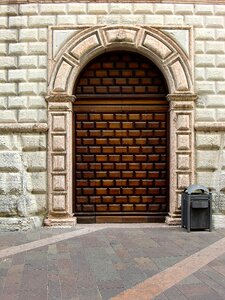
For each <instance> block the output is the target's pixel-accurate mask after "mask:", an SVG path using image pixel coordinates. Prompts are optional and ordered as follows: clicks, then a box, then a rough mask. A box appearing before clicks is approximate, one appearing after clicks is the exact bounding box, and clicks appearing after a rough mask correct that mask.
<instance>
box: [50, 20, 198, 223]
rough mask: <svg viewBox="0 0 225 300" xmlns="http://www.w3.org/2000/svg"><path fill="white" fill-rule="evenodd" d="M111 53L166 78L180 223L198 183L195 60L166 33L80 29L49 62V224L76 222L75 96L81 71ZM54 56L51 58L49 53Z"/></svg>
mask: <svg viewBox="0 0 225 300" xmlns="http://www.w3.org/2000/svg"><path fill="white" fill-rule="evenodd" d="M112 50H125V51H133V52H138V53H140V54H142V55H144V56H145V57H146V58H148V59H150V60H151V61H152V62H153V63H154V64H155V65H156V66H157V67H158V68H159V69H160V70H161V72H162V73H163V75H164V78H165V80H166V81H167V86H168V89H169V95H167V99H168V101H169V105H170V116H169V117H170V153H173V155H171V156H170V162H169V163H170V179H169V181H170V208H169V215H168V217H167V220H166V221H167V223H169V224H179V222H180V195H181V192H182V191H183V189H184V188H185V187H187V186H188V185H190V184H191V183H194V101H195V100H196V98H197V97H196V95H195V94H194V87H193V75H192V74H193V70H192V63H191V55H188V54H186V52H185V51H184V50H182V48H181V47H180V46H179V45H178V44H177V43H176V42H175V41H174V40H173V38H171V36H170V35H169V34H167V33H166V32H165V31H163V29H160V28H155V27H147V26H120V25H116V26H93V27H87V26H86V27H85V26H80V27H76V28H75V29H74V34H73V36H72V37H70V39H69V40H68V41H67V42H66V43H65V45H64V46H63V47H62V48H61V49H60V51H59V52H58V53H57V54H56V55H55V56H54V58H53V57H50V62H49V84H48V96H47V97H46V100H47V102H48V122H49V133H48V194H49V200H48V210H49V214H48V218H47V219H46V224H48V225H51V224H65V223H71V222H72V223H74V222H76V220H75V218H74V217H73V210H72V202H73V197H72V185H73V166H72V163H71V162H72V157H73V155H72V153H73V102H74V101H76V99H75V97H74V96H73V88H74V84H75V81H76V79H77V77H78V75H79V74H80V72H81V70H82V69H83V68H84V67H85V66H86V65H87V63H88V62H90V61H91V60H92V59H93V58H95V57H97V56H98V55H100V54H102V53H104V52H107V51H112ZM50 55H51V53H50Z"/></svg>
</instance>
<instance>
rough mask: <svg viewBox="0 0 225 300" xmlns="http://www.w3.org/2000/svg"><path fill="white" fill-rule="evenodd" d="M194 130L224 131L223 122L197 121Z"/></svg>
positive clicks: (224, 123) (224, 125) (224, 124)
mask: <svg viewBox="0 0 225 300" xmlns="http://www.w3.org/2000/svg"><path fill="white" fill-rule="evenodd" d="M195 130H196V131H225V122H197V123H196V124H195Z"/></svg>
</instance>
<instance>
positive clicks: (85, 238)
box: [0, 224, 225, 300]
mask: <svg viewBox="0 0 225 300" xmlns="http://www.w3.org/2000/svg"><path fill="white" fill-rule="evenodd" d="M224 237H225V229H224V230H222V229H221V230H217V231H212V232H208V231H195V232H191V233H187V232H186V230H184V229H181V228H179V227H167V226H165V225H164V226H162V227H160V226H159V225H154V224H152V225H151V224H130V225H129V224H127V225H126V224H118V225H110V224H107V225H94V224H93V225H78V226H77V227H75V228H73V229H71V228H70V229H68V228H67V229H66V228H64V229H50V228H42V229H40V230H36V231H32V232H19V233H18V232H11V233H9V232H8V233H6V232H1V233H0V258H1V259H0V299H1V300H30V299H32V300H46V299H48V300H53V299H54V300H69V299H74V300H75V299H76V300H103V299H110V298H111V299H113V298H114V299H121V300H123V299H130V300H131V299H132V298H131V297H130V296H131V295H132V293H133V294H134V295H135V298H134V299H137V300H142V299H157V300H159V299H160V300H164V299H171V300H179V299H193V300H197V299H204V300H207V299H209V300H214V299H215V300H217V299H225V239H224ZM210 245H211V246H210ZM201 250H202V251H201ZM199 251H201V252H199ZM168 274H169V275H168ZM179 276H180V277H179ZM182 276H183V277H182ZM156 279H157V280H156ZM154 280H155V281H154ZM164 283H166V284H164ZM150 284H152V288H151V289H150V287H151V285H150ZM140 287H141V289H140ZM148 289H150V290H148ZM153 291H154V293H155V294H154V293H152V292H153ZM151 294H152V295H153V294H154V295H155V296H151Z"/></svg>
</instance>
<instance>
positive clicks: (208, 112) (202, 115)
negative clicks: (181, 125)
mask: <svg viewBox="0 0 225 300" xmlns="http://www.w3.org/2000/svg"><path fill="white" fill-rule="evenodd" d="M215 120H216V110H215V109H212V108H207V109H202V108H197V109H196V121H215Z"/></svg>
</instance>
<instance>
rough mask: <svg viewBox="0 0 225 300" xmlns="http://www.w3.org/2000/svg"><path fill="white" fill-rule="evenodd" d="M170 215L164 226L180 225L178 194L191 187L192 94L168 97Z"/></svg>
mask: <svg viewBox="0 0 225 300" xmlns="http://www.w3.org/2000/svg"><path fill="white" fill-rule="evenodd" d="M167 98H168V101H169V102H170V211H169V217H167V220H166V222H167V223H168V224H180V217H181V211H180V207H181V193H182V192H183V190H184V189H185V188H186V187H188V186H189V185H190V184H193V183H194V180H195V176H194V175H195V174H194V104H195V101H196V99H197V96H196V95H193V94H186V95H183V94H170V95H168V96H167Z"/></svg>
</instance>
